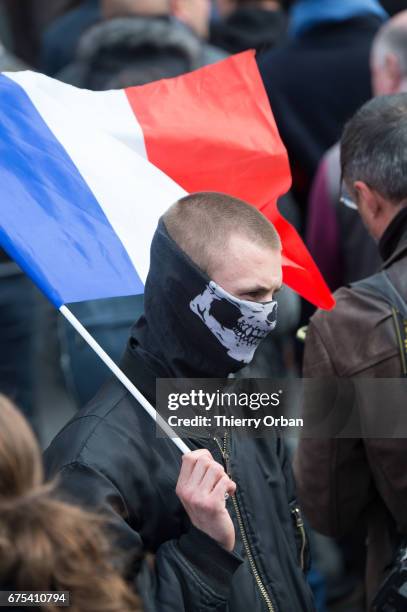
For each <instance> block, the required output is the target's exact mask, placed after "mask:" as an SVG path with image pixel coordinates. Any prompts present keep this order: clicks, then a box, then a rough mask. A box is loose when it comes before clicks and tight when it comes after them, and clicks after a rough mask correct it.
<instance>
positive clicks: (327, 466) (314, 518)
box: [294, 319, 373, 536]
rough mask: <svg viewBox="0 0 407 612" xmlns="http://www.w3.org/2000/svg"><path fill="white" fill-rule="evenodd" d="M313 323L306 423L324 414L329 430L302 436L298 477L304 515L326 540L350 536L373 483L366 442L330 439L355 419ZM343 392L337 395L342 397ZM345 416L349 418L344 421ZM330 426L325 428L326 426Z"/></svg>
mask: <svg viewBox="0 0 407 612" xmlns="http://www.w3.org/2000/svg"><path fill="white" fill-rule="evenodd" d="M317 322H318V319H316V322H313V321H311V323H310V326H309V328H308V332H307V339H306V347H305V355H304V378H305V379H308V378H313V379H318V380H312V381H309V380H305V381H304V404H303V418H304V422H305V425H307V419H312V418H315V415H316V414H317V415H318V416H319V417H320V416H321V415H323V416H324V417H327V418H328V419H330V425H329V427H330V428H332V429H331V431H330V432H329V431H327V430H326V429H323V428H322V426H321V429H320V430H318V429H317V430H316V432H315V434H313V436H314V437H313V438H305V437H302V438H301V439H300V442H299V446H298V449H297V452H296V455H295V458H294V473H295V477H296V482H297V488H298V494H299V498H300V501H301V505H302V507H303V509H304V513H305V515H306V517H307V519H308V521H309V523H310V524H311V526H312V527H313V528H314V529H315V530H316V531H319V532H320V533H323V534H325V535H328V536H340V535H343V534H345V533H347V532H349V531H350V530H351V529H352V527H353V526H354V524H355V522H356V521H357V520H358V519H359V518H360V516H361V515H362V513H363V512H364V510H365V509H366V508H367V506H368V505H369V503H370V501H371V498H372V492H373V488H372V479H371V474H370V469H369V464H368V460H367V456H366V453H365V447H364V443H363V440H361V439H360V438H356V439H354V438H345V437H340V438H339V437H337V438H334V437H332V433H334V432H335V431H338V430H339V431H340V430H341V429H342V428H343V427H344V426H346V415H349V414H351V413H352V411H353V414H354V410H355V406H354V405H353V397H352V393H351V392H343V389H348V388H349V385H350V384H351V383H350V381H349V380H347V379H338V378H337V377H336V372H335V369H334V365H333V363H332V360H331V358H330V355H329V353H328V350H327V348H326V346H325V344H324V342H323V339H322V337H321V335H320V333H319V330H318V323H317ZM338 389H339V392H338ZM344 415H345V417H344ZM325 427H326V425H325Z"/></svg>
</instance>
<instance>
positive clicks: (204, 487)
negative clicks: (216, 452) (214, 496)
mask: <svg viewBox="0 0 407 612" xmlns="http://www.w3.org/2000/svg"><path fill="white" fill-rule="evenodd" d="M224 476H226V474H225V470H224V469H223V467H222V466H221V465H220V463H217V462H216V461H212V462H211V464H210V465H209V466H208V468H207V470H206V472H205V475H204V477H203V479H202V481H201V483H200V489H201V491H202V492H203V493H211V492H212V491H213V489H214V488H215V486H216V485H217V483H218V482H219V480H221V479H222V478H223V477H224Z"/></svg>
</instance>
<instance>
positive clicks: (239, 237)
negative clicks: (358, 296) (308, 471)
mask: <svg viewBox="0 0 407 612" xmlns="http://www.w3.org/2000/svg"><path fill="white" fill-rule="evenodd" d="M281 283H282V270H281V243H280V239H279V237H278V234H277V233H276V230H275V229H274V227H273V226H272V224H271V223H270V222H269V221H268V220H267V219H266V218H265V217H264V216H263V215H261V214H260V213H259V212H258V211H257V210H256V209H255V208H254V207H252V206H249V205H248V204H246V203H245V202H242V201H241V200H236V199H234V198H231V197H229V196H226V195H223V194H218V193H199V194H194V195H191V196H187V197H186V198H184V199H183V200H181V201H180V202H177V203H176V204H175V205H174V206H172V207H171V208H170V209H169V210H168V211H167V213H166V214H165V215H164V216H163V218H162V219H160V221H159V224H158V227H157V230H156V233H155V235H154V238H153V241H152V245H151V261H150V271H149V274H148V278H147V281H146V286H145V314H144V315H143V316H142V317H141V318H140V319H139V320H138V321H137V323H136V324H135V326H134V328H133V330H132V334H131V337H130V340H129V343H128V346H127V350H126V352H125V355H124V357H123V360H122V362H121V364H120V365H121V368H122V369H123V371H124V372H125V373H126V375H127V376H128V377H129V378H130V380H131V381H132V382H134V384H135V385H136V386H137V387H138V388H139V389H140V391H141V392H142V393H143V394H144V395H145V397H147V399H148V400H149V401H150V402H151V403H152V404H153V405H155V400H156V398H155V383H156V379H157V378H180V377H182V378H226V377H228V376H229V375H230V374H232V373H234V372H237V371H238V370H239V369H241V368H242V367H243V366H244V365H245V364H246V363H249V362H250V361H251V359H252V357H253V354H254V352H255V349H256V347H257V346H258V344H259V343H260V341H261V340H262V339H263V338H264V337H265V336H266V335H267V334H268V333H269V332H271V331H272V330H273V328H274V326H275V324H276V302H275V301H274V295H275V292H276V291H277V290H278V289H279V288H280V286H281ZM186 442H187V444H188V446H189V448H191V449H192V451H193V452H191V453H189V454H187V455H185V456H184V457H183V458H182V460H181V456H180V453H179V451H178V449H177V448H176V447H175V446H174V444H173V442H172V441H171V440H169V439H167V438H158V437H157V436H156V429H155V423H154V422H153V421H152V419H150V417H149V416H148V415H147V414H146V413H145V412H144V410H143V409H142V408H141V407H140V406H139V405H138V404H137V402H136V400H135V399H134V398H133V397H132V396H130V394H129V393H128V392H127V391H126V389H125V388H123V387H122V385H121V384H120V382H119V381H118V380H116V379H111V380H110V381H109V382H108V383H107V384H106V385H105V386H104V387H103V388H102V389H101V390H100V391H99V393H98V395H97V396H96V397H95V398H94V400H92V402H90V404H89V405H88V406H86V407H85V408H84V409H83V410H82V411H81V412H80V413H79V414H78V415H77V416H75V417H74V419H73V420H72V421H70V423H68V425H67V426H66V427H65V428H64V429H63V430H62V431H61V432H60V433H59V434H58V436H57V437H56V438H55V440H54V441H53V443H52V444H51V446H50V448H49V449H48V450H47V451H46V454H45V461H46V465H47V468H48V472H49V474H50V475H56V474H58V476H59V481H60V484H61V488H62V490H63V492H64V493H65V494H66V493H68V494H69V497H70V499H72V498H73V499H76V500H77V501H79V502H80V503H82V504H83V505H85V506H89V507H91V508H93V509H95V508H96V509H98V510H100V511H101V512H103V513H104V514H107V515H108V517H110V519H111V524H112V527H113V533H114V536H115V539H116V542H117V547H118V549H119V550H122V551H124V552H125V553H126V560H127V563H126V571H127V575H128V576H129V580H132V581H133V582H134V585H135V586H136V588H137V589H138V591H139V592H140V593H141V595H142V597H143V600H144V605H145V609H146V610H149V611H150V610H151V611H154V612H155V611H156V612H170V611H171V612H182V611H184V612H207V611H215V610H216V611H218V612H221V611H224V612H240V611H244V612H247V610H248V609H250V610H251V611H252V612H261V611H267V610H268V611H269V612H311V611H312V610H314V609H315V608H314V604H313V599H312V595H311V592H310V589H309V587H308V585H307V582H306V579H305V573H306V571H307V569H308V555H307V542H306V536H305V531H304V528H303V524H302V520H301V515H300V511H299V508H298V504H297V500H296V495H295V490H294V485H293V478H292V474H291V465H290V461H289V458H288V457H287V455H286V451H285V447H284V444H283V443H282V441H281V439H279V438H277V437H271V438H268V439H267V440H264V439H263V440H262V439H255V438H250V437H235V436H233V435H232V434H231V433H230V432H225V434H224V435H223V436H222V437H221V438H215V439H213V438H211V437H209V436H202V437H199V436H196V437H195V438H194V439H191V438H189V439H188V440H186ZM181 464H182V465H181ZM225 499H226V501H225ZM147 553H153V554H154V567H153V568H152V567H151V563H148V561H146V556H147Z"/></svg>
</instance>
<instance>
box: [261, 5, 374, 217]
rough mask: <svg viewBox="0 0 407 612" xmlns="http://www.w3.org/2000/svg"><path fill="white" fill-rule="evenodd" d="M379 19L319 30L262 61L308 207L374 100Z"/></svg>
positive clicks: (297, 193)
mask: <svg viewBox="0 0 407 612" xmlns="http://www.w3.org/2000/svg"><path fill="white" fill-rule="evenodd" d="M381 24H382V22H381V20H380V19H379V18H378V17H375V16H365V17H357V18H354V19H349V20H347V21H342V22H335V23H326V24H324V25H320V26H315V27H314V28H312V29H310V30H309V31H307V32H305V33H303V34H302V35H301V36H299V37H297V38H292V39H289V40H288V41H287V42H286V43H284V44H283V45H281V46H279V47H278V48H276V49H272V50H270V51H267V52H266V53H264V54H261V55H259V56H258V65H259V69H260V73H261V75H262V78H263V81H264V85H265V87H266V90H267V94H268V97H269V99H270V104H271V108H272V109H273V113H274V116H275V118H276V122H277V125H278V129H279V132H280V134H281V137H282V140H283V142H284V144H285V145H286V147H287V150H288V154H289V158H290V163H291V168H292V172H293V183H294V184H293V186H294V194H295V196H296V198H297V199H298V201H299V202H300V203H301V204H302V205H304V206H305V203H306V198H307V195H308V191H309V189H310V186H311V181H312V178H313V176H314V174H315V172H316V169H317V166H318V163H319V161H320V159H321V158H322V156H323V154H324V153H325V151H327V149H329V148H330V147H331V146H333V145H334V144H335V142H337V141H338V140H339V138H340V136H341V133H342V129H343V127H344V124H345V122H346V121H348V120H349V119H350V118H351V117H352V115H353V114H354V113H355V112H356V110H357V109H358V108H359V107H360V106H362V104H363V103H364V102H366V101H367V100H368V99H369V98H370V97H371V84H370V70H369V57H370V49H371V44H372V41H373V38H374V36H375V34H376V32H377V30H378V28H379V27H380V25H381Z"/></svg>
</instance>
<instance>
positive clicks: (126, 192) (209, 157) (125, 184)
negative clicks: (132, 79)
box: [0, 52, 334, 309]
mask: <svg viewBox="0 0 407 612" xmlns="http://www.w3.org/2000/svg"><path fill="white" fill-rule="evenodd" d="M290 183H291V176H290V169H289V162H288V158H287V152H286V150H285V148H284V145H283V143H282V142H281V139H280V137H279V134H278V130H277V127H276V124H275V121H274V118H273V114H272V111H271V109H270V105H269V102H268V98H267V95H266V92H265V90H264V86H263V83H262V81H261V77H260V74H259V72H258V69H257V65H256V61H255V58H254V53H253V52H246V53H243V54H240V55H236V56H233V57H231V58H229V59H227V60H225V61H223V62H219V63H218V64H215V65H212V66H208V67H205V68H202V69H200V70H197V71H195V72H192V73H190V74H187V75H184V76H181V77H178V78H175V79H169V80H163V81H159V82H156V83H152V84H149V85H145V86H141V87H133V88H129V89H126V90H118V91H107V92H91V91H87V90H80V89H76V88H74V87H71V86H69V85H65V84H63V83H60V82H58V81H56V80H54V79H51V78H48V77H46V76H44V75H41V74H36V73H33V72H20V73H5V74H3V75H0V189H1V205H0V206H1V215H0V244H1V245H2V246H3V247H4V248H5V250H6V251H7V252H8V253H9V254H10V256H11V257H12V258H13V259H15V261H16V262H17V263H18V264H19V265H20V266H21V268H22V269H23V270H24V271H25V272H26V273H27V274H28V275H30V276H31V277H32V279H33V280H34V281H35V282H36V284H37V285H38V286H39V287H40V288H41V289H42V291H43V292H44V293H45V294H46V295H47V297H48V298H49V299H50V300H51V301H52V302H53V303H54V304H55V306H56V307H57V308H60V307H61V306H62V305H64V304H69V303H72V302H78V301H83V300H89V299H97V298H105V297H116V296H124V295H135V294H139V293H142V292H143V290H144V282H145V279H146V276H147V272H148V267H149V249H150V243H151V239H152V236H153V234H154V231H155V228H156V225H157V221H158V219H159V217H160V216H161V215H162V213H163V212H164V211H165V210H166V209H167V208H168V207H169V206H170V205H171V204H172V203H174V202H175V201H176V200H178V199H179V198H180V197H182V196H184V195H186V193H191V192H194V191H221V192H224V193H228V194H230V195H232V196H235V197H238V198H241V199H243V200H246V201H247V202H249V203H250V204H252V205H254V206H256V207H257V208H258V209H259V210H260V211H261V212H262V213H264V214H265V215H266V216H267V217H268V218H270V220H271V221H272V222H273V223H274V224H275V226H276V228H277V230H278V232H279V233H280V236H281V239H282V242H283V255H284V282H285V283H286V284H287V285H289V286H291V287H292V288H293V289H294V290H296V291H297V292H298V293H300V294H301V295H302V296H303V297H305V298H306V299H308V300H309V301H310V302H312V303H314V304H315V305H317V306H320V307H322V308H327V309H329V308H332V306H333V305H334V301H333V298H332V295H331V293H330V291H329V289H328V287H327V286H326V284H325V282H324V280H323V278H322V276H321V274H320V273H319V271H318V268H317V267H316V265H315V263H314V262H313V260H312V258H311V256H310V254H309V253H308V251H307V249H306V248H305V246H304V244H303V242H302V240H301V239H300V237H299V236H298V234H297V233H296V231H295V230H294V228H293V227H292V226H291V225H289V224H288V222H287V221H286V220H285V219H284V218H283V217H282V216H281V215H280V214H279V212H278V209H277V205H276V201H277V199H278V197H279V196H281V195H282V194H283V193H285V192H286V191H287V190H288V189H289V187H290Z"/></svg>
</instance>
